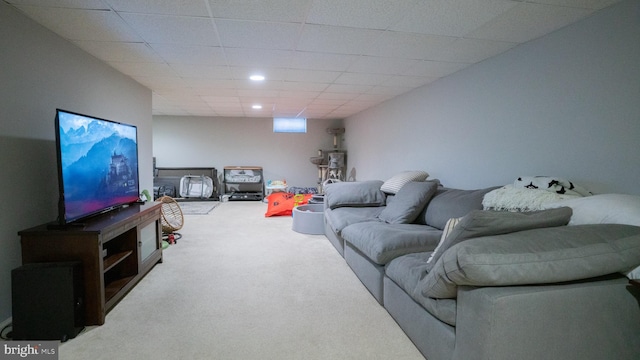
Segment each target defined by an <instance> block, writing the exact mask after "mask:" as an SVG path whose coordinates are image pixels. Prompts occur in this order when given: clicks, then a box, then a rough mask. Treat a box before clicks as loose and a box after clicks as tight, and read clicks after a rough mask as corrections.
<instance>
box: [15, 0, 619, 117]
mask: <svg viewBox="0 0 640 360" xmlns="http://www.w3.org/2000/svg"><path fill="white" fill-rule="evenodd" d="M4 1H5V2H6V3H9V4H11V5H12V6H14V7H16V8H17V9H19V10H20V11H22V12H23V13H24V14H26V15H27V16H28V17H30V18H31V19H33V20H35V21H36V22H38V23H40V24H42V25H43V26H45V27H47V28H49V29H50V30H52V31H53V32H55V33H57V34H59V35H60V36H62V37H63V38H65V39H68V40H69V41H71V42H73V43H74V44H76V45H77V46H78V47H80V48H81V49H83V50H85V51H86V52H88V53H90V54H92V55H93V56H95V57H96V58H98V59H100V60H102V61H104V62H105V63H107V64H109V65H110V66H112V67H113V68H115V69H117V70H118V71H120V72H122V73H124V74H126V75H128V76H130V77H131V78H133V79H135V80H136V81H138V82H139V83H141V84H143V85H144V86H146V87H148V88H149V89H151V90H152V94H153V114H154V115H179V116H224V117H272V116H277V117H307V118H313V119H340V118H345V117H348V116H350V115H353V114H355V113H358V112H360V111H362V110H365V109H367V108H369V107H372V106H375V105H376V104H379V103H381V102H384V101H386V100H388V99H391V98H393V97H396V96H398V95H400V94H403V93H405V92H408V91H410V90H412V89H415V88H417V87H421V86H424V85H427V84H429V83H431V82H433V81H435V80H437V79H438V78H441V77H444V76H447V75H450V74H452V73H455V72H457V71H459V70H461V69H464V68H466V67H468V66H470V65H472V64H474V63H477V62H480V61H483V60H485V59H487V58H490V57H493V56H496V55H498V54H500V53H502V52H505V51H507V50H509V49H511V48H513V47H514V46H517V45H518V44H521V43H524V42H527V41H530V40H532V39H535V38H538V37H540V36H543V35H545V34H547V33H550V32H552V31H555V30H557V29H559V28H561V27H564V26H566V25H568V24H571V23H573V22H576V21H579V20H581V19H583V18H585V17H588V16H590V15H591V14H593V13H594V12H595V11H597V10H599V9H602V8H604V7H607V6H610V5H612V4H614V3H616V2H618V1H619V0H535V1H509V0H4ZM256 73H257V74H262V75H264V76H265V78H266V79H265V80H264V81H262V82H253V81H250V80H249V76H250V75H252V74H256ZM256 104H260V105H262V109H254V108H252V106H253V105H256Z"/></svg>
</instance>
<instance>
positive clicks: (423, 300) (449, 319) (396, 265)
mask: <svg viewBox="0 0 640 360" xmlns="http://www.w3.org/2000/svg"><path fill="white" fill-rule="evenodd" d="M430 255H431V252H423V253H415V254H408V255H404V256H400V257H397V258H395V259H393V260H391V262H390V263H389V264H387V266H386V268H385V275H386V276H387V277H388V278H389V279H391V280H393V282H395V283H396V284H397V285H398V286H399V287H400V288H401V289H402V290H404V292H406V293H407V295H409V296H410V297H411V298H412V299H413V300H414V301H415V302H417V303H418V304H420V306H422V307H423V308H425V309H426V310H427V311H428V312H429V313H430V314H431V315H433V316H435V317H436V318H438V319H439V320H440V321H442V322H445V323H447V324H449V325H451V326H455V325H456V305H457V304H456V302H457V301H456V300H455V299H434V298H430V297H426V296H424V295H422V292H421V291H420V287H419V284H420V280H421V279H422V277H424V275H425V274H426V271H425V264H426V262H427V259H428V258H429V256H430Z"/></svg>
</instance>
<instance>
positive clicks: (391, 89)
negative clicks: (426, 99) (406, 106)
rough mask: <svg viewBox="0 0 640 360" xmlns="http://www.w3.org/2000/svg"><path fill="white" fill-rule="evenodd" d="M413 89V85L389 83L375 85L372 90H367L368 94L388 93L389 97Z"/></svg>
mask: <svg viewBox="0 0 640 360" xmlns="http://www.w3.org/2000/svg"><path fill="white" fill-rule="evenodd" d="M411 89H413V87H407V86H388V85H387V84H385V85H378V86H374V87H373V88H371V90H369V91H367V94H380V95H387V96H388V97H394V96H397V95H400V94H404V93H406V92H408V91H411Z"/></svg>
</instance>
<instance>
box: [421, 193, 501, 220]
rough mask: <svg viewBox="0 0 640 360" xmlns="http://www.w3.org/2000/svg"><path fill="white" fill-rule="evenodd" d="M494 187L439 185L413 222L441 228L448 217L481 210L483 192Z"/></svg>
mask: <svg viewBox="0 0 640 360" xmlns="http://www.w3.org/2000/svg"><path fill="white" fill-rule="evenodd" d="M496 188H498V187H491V188H486V189H479V190H460V189H450V188H443V187H441V188H439V189H438V190H437V191H436V194H435V195H434V196H433V197H432V198H431V201H429V204H427V206H426V207H425V209H424V210H423V211H422V213H421V214H420V215H418V217H417V219H416V221H415V222H416V223H418V224H423V225H429V226H432V227H434V228H436V229H439V230H442V229H444V227H445V225H446V224H447V221H448V220H449V219H451V218H459V217H462V216H465V215H467V214H468V213H469V212H471V211H472V210H482V198H483V197H484V194H486V193H488V192H489V191H491V190H493V189H496Z"/></svg>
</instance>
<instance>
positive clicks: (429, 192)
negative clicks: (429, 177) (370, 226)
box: [378, 181, 438, 224]
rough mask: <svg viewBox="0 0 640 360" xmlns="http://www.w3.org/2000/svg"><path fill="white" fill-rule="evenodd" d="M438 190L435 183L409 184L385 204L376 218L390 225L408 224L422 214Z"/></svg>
mask: <svg viewBox="0 0 640 360" xmlns="http://www.w3.org/2000/svg"><path fill="white" fill-rule="evenodd" d="M437 189H438V184H437V183H435V182H430V181H429V182H415V181H414V182H409V183H407V184H405V185H404V186H402V188H401V189H400V191H398V193H397V194H396V195H395V196H393V200H392V201H389V202H387V206H386V207H385V209H384V210H382V212H381V213H380V215H378V218H379V219H380V220H382V221H384V222H387V223H390V224H410V223H412V222H413V221H414V220H415V219H416V217H417V216H418V215H419V214H420V212H422V209H424V207H425V205H426V204H427V203H428V202H429V200H431V198H432V197H433V195H434V194H435V193H436V190H437Z"/></svg>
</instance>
